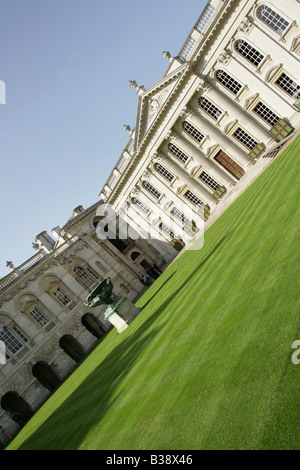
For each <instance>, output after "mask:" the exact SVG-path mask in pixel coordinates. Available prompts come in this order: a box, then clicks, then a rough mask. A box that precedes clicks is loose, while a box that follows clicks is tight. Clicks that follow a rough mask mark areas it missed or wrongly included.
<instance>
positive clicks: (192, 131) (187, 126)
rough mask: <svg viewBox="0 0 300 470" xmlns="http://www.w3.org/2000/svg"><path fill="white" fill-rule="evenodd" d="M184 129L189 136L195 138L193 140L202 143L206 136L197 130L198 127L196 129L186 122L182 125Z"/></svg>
mask: <svg viewBox="0 0 300 470" xmlns="http://www.w3.org/2000/svg"><path fill="white" fill-rule="evenodd" d="M182 127H183V130H185V132H186V133H187V134H189V135H190V136H191V137H193V139H195V140H197V142H201V141H202V140H203V139H204V135H203V134H201V132H200V131H198V129H196V127H194V126H193V125H192V124H190V123H189V122H187V121H184V122H183V123H182Z"/></svg>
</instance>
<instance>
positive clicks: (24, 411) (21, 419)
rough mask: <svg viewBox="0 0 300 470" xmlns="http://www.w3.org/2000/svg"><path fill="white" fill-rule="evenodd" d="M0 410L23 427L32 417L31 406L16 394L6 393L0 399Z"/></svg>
mask: <svg viewBox="0 0 300 470" xmlns="http://www.w3.org/2000/svg"><path fill="white" fill-rule="evenodd" d="M1 408H2V409H3V410H5V411H7V413H8V414H9V416H10V417H11V418H12V419H13V420H14V421H15V422H16V423H18V424H19V425H20V426H23V425H24V424H25V423H26V422H27V421H28V420H29V419H30V418H31V416H32V415H33V413H34V411H33V409H32V408H31V406H30V405H29V404H28V403H27V401H26V400H24V398H22V397H21V396H20V395H19V394H18V393H17V392H7V393H5V395H3V397H2V399H1Z"/></svg>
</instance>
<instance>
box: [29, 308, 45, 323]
mask: <svg viewBox="0 0 300 470" xmlns="http://www.w3.org/2000/svg"><path fill="white" fill-rule="evenodd" d="M29 315H30V316H31V317H32V318H34V320H35V321H37V322H38V323H39V324H40V325H41V326H45V325H47V323H49V321H50V320H49V318H48V317H47V316H46V315H45V314H44V313H43V312H42V311H41V310H40V309H39V308H38V307H34V308H33V309H32V310H31V312H29Z"/></svg>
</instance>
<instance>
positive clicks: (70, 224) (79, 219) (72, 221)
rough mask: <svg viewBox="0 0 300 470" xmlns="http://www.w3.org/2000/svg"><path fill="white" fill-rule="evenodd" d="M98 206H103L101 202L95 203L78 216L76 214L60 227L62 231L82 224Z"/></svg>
mask: <svg viewBox="0 0 300 470" xmlns="http://www.w3.org/2000/svg"><path fill="white" fill-rule="evenodd" d="M100 204H103V200H100V201H97V202H95V203H94V204H93V205H92V206H90V207H88V208H87V209H85V210H84V211H83V212H81V213H80V214H77V215H76V216H75V217H73V218H72V219H70V220H68V222H67V223H66V224H65V225H64V226H63V227H62V230H66V229H69V228H72V227H74V226H75V225H77V224H78V223H80V222H82V221H83V219H85V218H87V217H89V216H90V215H91V214H92V213H93V212H94V210H95V208H96V207H98V206H99V205H100Z"/></svg>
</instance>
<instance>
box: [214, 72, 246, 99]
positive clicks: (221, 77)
mask: <svg viewBox="0 0 300 470" xmlns="http://www.w3.org/2000/svg"><path fill="white" fill-rule="evenodd" d="M216 79H217V80H218V82H220V83H221V84H222V85H223V86H225V87H226V88H228V90H229V91H231V93H233V94H234V95H236V94H237V93H238V92H239V91H240V89H241V88H242V85H241V84H240V83H238V82H237V81H236V80H235V79H234V78H232V77H231V76H230V75H228V73H226V72H224V70H218V71H217V73H216Z"/></svg>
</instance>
